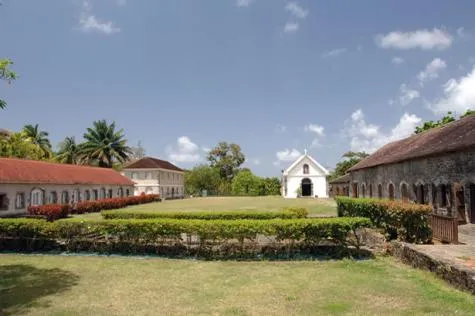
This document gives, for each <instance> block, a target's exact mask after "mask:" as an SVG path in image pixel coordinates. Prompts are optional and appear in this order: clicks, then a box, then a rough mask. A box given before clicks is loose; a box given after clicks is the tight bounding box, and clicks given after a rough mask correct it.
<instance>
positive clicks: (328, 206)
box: [81, 196, 336, 218]
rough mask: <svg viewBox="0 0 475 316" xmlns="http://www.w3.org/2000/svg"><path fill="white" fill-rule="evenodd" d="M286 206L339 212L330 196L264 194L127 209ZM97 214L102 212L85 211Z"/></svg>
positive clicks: (312, 212)
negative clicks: (283, 196)
mask: <svg viewBox="0 0 475 316" xmlns="http://www.w3.org/2000/svg"><path fill="white" fill-rule="evenodd" d="M286 206H302V207H306V208H308V210H309V213H310V216H336V203H335V201H334V200H331V199H283V198H282V197H278V196H263V197H208V198H192V199H184V200H168V201H163V202H160V203H151V204H142V205H137V206H131V207H128V208H125V209H123V210H126V211H146V212H160V211H226V210H228V211H232V210H269V211H277V210H279V209H281V208H282V207H286ZM81 216H85V217H91V218H97V217H100V214H97V213H95V214H85V215H81Z"/></svg>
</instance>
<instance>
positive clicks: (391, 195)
mask: <svg viewBox="0 0 475 316" xmlns="http://www.w3.org/2000/svg"><path fill="white" fill-rule="evenodd" d="M388 191H389V199H390V200H394V184H392V183H390V184H389V187H388Z"/></svg>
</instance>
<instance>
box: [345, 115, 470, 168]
mask: <svg viewBox="0 0 475 316" xmlns="http://www.w3.org/2000/svg"><path fill="white" fill-rule="evenodd" d="M470 148H475V115H469V116H468V117H465V118H463V119H460V120H457V121H455V122H452V123H449V124H447V125H445V126H442V127H438V128H433V129H430V130H428V131H425V132H423V133H420V134H416V135H413V136H411V137H408V138H406V139H402V140H399V141H395V142H392V143H389V144H387V145H386V146H384V147H382V148H381V149H379V150H378V151H376V152H375V153H374V154H372V155H371V156H369V157H367V158H366V159H364V160H362V161H360V162H359V163H357V164H356V165H355V166H353V167H352V168H350V169H349V171H356V170H360V169H366V168H371V167H376V166H379V165H387V164H393V163H398V162H402V161H406V160H410V159H416V158H423V157H429V156H435V155H441V154H444V153H449V152H454V151H460V150H466V149H470Z"/></svg>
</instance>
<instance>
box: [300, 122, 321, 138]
mask: <svg viewBox="0 0 475 316" xmlns="http://www.w3.org/2000/svg"><path fill="white" fill-rule="evenodd" d="M305 131H307V132H312V133H315V134H317V135H318V136H325V128H324V127H323V126H320V125H317V124H308V125H305Z"/></svg>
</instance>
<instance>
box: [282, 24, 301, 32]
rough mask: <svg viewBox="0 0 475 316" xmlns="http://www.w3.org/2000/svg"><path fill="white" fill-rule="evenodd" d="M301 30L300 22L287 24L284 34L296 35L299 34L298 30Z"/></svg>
mask: <svg viewBox="0 0 475 316" xmlns="http://www.w3.org/2000/svg"><path fill="white" fill-rule="evenodd" d="M298 29H299V24H298V22H290V21H289V22H287V23H285V26H284V32H285V33H290V34H291V33H295V32H297V30H298Z"/></svg>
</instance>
